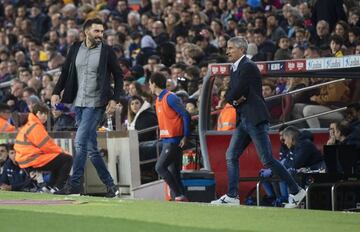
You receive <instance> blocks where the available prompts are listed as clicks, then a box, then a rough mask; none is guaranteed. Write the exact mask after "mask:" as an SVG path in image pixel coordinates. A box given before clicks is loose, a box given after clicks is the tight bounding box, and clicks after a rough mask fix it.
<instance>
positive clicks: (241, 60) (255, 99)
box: [211, 37, 305, 208]
mask: <svg viewBox="0 0 360 232" xmlns="http://www.w3.org/2000/svg"><path fill="white" fill-rule="evenodd" d="M247 46H248V43H247V41H246V39H245V38H243V37H233V38H231V39H230V40H229V41H228V44H227V52H226V53H227V56H228V57H229V61H230V62H233V65H232V67H231V81H230V89H229V90H228V92H227V93H226V100H227V102H229V103H230V104H231V105H233V106H234V107H235V108H236V112H237V126H236V129H235V131H234V133H233V135H232V137H231V141H230V144H229V147H228V149H227V151H226V164H227V172H228V184H229V187H228V188H229V189H228V193H227V194H225V195H223V196H222V197H220V198H219V199H218V200H215V201H212V202H211V203H212V204H233V205H239V204H240V202H239V199H238V193H239V189H238V187H239V176H240V175H239V158H240V155H241V154H242V153H243V151H244V150H245V149H246V147H247V146H248V145H249V144H250V142H251V141H252V142H253V143H254V145H255V148H256V151H257V153H258V156H259V158H260V160H261V162H262V163H263V164H264V166H265V167H267V168H270V169H271V170H272V172H273V173H275V174H277V175H278V176H279V177H280V178H281V179H282V180H284V181H285V182H286V183H287V184H288V186H289V189H290V195H289V203H288V204H286V205H285V207H287V208H295V207H297V206H298V205H299V203H300V202H301V201H302V200H303V199H304V197H305V191H304V189H302V188H300V187H299V186H298V185H297V184H296V182H295V181H294V179H293V178H292V177H291V175H290V174H289V173H288V172H287V170H286V169H285V168H284V166H282V164H280V163H279V162H278V161H277V160H276V159H274V157H273V155H272V148H271V142H270V139H269V136H268V130H269V123H268V122H269V117H270V116H269V112H268V110H267V107H266V105H265V101H264V98H263V96H262V86H261V75H260V71H259V69H258V68H257V66H256V64H255V63H254V62H252V61H251V60H249V59H248V58H247V57H246V55H245V54H246V50H247Z"/></svg>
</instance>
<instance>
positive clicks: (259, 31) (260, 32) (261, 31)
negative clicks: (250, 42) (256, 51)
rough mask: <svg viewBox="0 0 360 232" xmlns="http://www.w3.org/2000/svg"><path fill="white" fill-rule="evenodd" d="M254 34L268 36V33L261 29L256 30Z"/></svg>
mask: <svg viewBox="0 0 360 232" xmlns="http://www.w3.org/2000/svg"><path fill="white" fill-rule="evenodd" d="M254 34H261V35H263V36H266V32H265V30H264V29H261V28H257V29H255V30H254Z"/></svg>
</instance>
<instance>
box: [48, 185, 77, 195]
mask: <svg viewBox="0 0 360 232" xmlns="http://www.w3.org/2000/svg"><path fill="white" fill-rule="evenodd" d="M54 194H56V195H79V196H80V187H74V186H72V185H65V186H64V187H63V188H62V189H60V190H59V191H56V192H54Z"/></svg>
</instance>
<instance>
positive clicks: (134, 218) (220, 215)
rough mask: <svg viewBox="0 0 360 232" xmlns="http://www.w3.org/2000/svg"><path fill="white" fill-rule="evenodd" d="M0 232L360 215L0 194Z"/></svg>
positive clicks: (321, 230) (262, 225) (350, 221)
mask: <svg viewBox="0 0 360 232" xmlns="http://www.w3.org/2000/svg"><path fill="white" fill-rule="evenodd" d="M0 231H1V232H12V231H21V232H22V231H26V232H30V231H36V232H42V231H44V232H53V231H61V232H66V231H69V232H73V231H75V232H76V231H86V232H90V231H98V232H100V231H101V232H102V231H126V232H130V231H134V232H139V231H154V232H162V231H164V232H174V231H184V232H190V231H198V232H215V231H219V232H220V231H222V232H230V231H243V232H245V231H246V232H255V231H274V232H275V231H276V232H279V231H289V232H295V231H302V232H305V231H308V232H312V231H317V232H325V231H326V232H330V231H334V232H335V231H336V232H339V231H341V232H345V231H351V232H356V231H360V213H346V212H330V211H315V210H303V209H282V208H264V207H248V206H238V207H236V206H213V205H210V204H200V203H176V202H165V201H164V202H159V201H146V200H129V199H106V198H100V197H85V196H81V197H61V196H60V197H59V196H54V195H50V194H34V193H15V192H0Z"/></svg>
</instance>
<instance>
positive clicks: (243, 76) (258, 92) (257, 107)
mask: <svg viewBox="0 0 360 232" xmlns="http://www.w3.org/2000/svg"><path fill="white" fill-rule="evenodd" d="M241 96H244V97H245V98H246V101H244V102H243V103H241V104H240V105H239V106H234V107H235V108H236V112H237V114H236V115H237V119H240V116H241V117H245V118H247V119H249V120H250V122H251V123H252V124H253V125H257V124H259V123H261V122H264V121H268V122H269V121H270V114H269V112H268V109H267V107H266V104H265V100H264V98H263V96H262V84H261V75H260V71H259V69H258V67H257V66H256V64H255V63H254V62H253V61H251V60H249V59H248V58H247V57H246V56H245V57H244V58H242V59H241V61H240V64H239V66H238V67H237V69H236V71H235V72H231V80H230V88H229V90H228V92H227V93H226V96H225V97H226V100H227V102H229V103H230V104H232V103H233V101H234V100H238V99H239V98H240V97H241ZM237 121H239V120H237Z"/></svg>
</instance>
